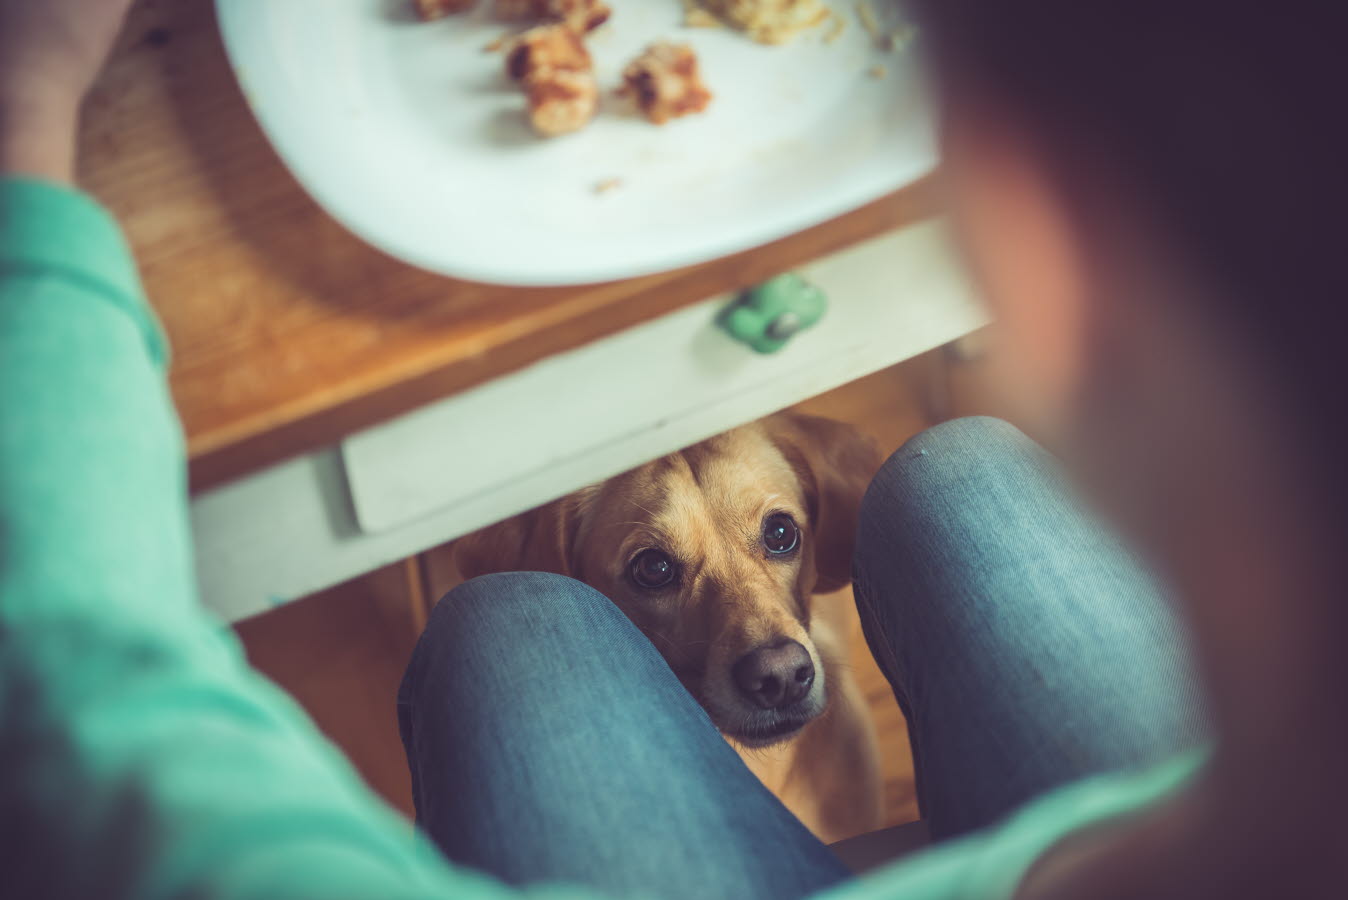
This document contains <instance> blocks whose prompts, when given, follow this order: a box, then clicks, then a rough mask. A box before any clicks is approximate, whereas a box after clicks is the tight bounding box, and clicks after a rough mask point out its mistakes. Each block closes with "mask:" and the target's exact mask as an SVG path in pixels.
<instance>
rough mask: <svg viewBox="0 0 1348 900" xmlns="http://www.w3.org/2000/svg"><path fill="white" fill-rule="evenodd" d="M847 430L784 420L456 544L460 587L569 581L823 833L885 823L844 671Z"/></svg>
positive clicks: (869, 743)
mask: <svg viewBox="0 0 1348 900" xmlns="http://www.w3.org/2000/svg"><path fill="white" fill-rule="evenodd" d="M879 465H880V459H879V455H878V453H877V452H876V450H875V449H874V448H873V447H872V446H871V445H870V444H869V442H868V441H867V440H866V439H864V438H863V437H862V435H861V434H860V433H859V432H858V431H857V430H856V429H854V428H852V427H850V426H847V425H843V424H841V423H838V422H833V421H830V420H827V419H822V418H818V417H814V416H805V415H800V414H796V413H781V414H778V415H774V416H769V417H768V418H766V419H763V420H761V421H758V422H755V423H752V424H750V425H746V426H743V427H741V428H736V429H733V430H731V431H729V432H726V433H725V434H722V435H718V436H717V437H713V438H711V439H709V440H706V441H703V442H702V443H700V444H697V445H695V446H692V447H689V448H687V449H685V450H682V451H680V452H678V453H673V454H670V455H669V456H666V457H662V458H661V459H657V460H655V461H654V462H651V463H647V464H646V465H644V466H641V467H639V468H636V469H633V470H632V471H630V472H626V473H624V474H622V475H618V476H616V477H614V478H610V479H608V480H607V481H604V482H601V483H599V484H596V485H593V486H591V487H588V488H584V489H582V490H580V491H577V492H576V493H574V494H571V495H569V496H566V497H563V498H561V499H560V500H556V501H554V502H552V503H549V504H547V505H546V506H542V507H539V508H538V509H535V510H532V511H530V512H527V513H524V514H522V515H519V516H516V517H515V518H513V519H508V520H506V521H504V522H502V523H500V524H497V525H494V526H491V527H489V528H486V529H484V530H482V531H479V532H476V533H474V534H471V535H468V536H466V537H464V538H462V539H460V540H459V541H458V542H456V544H455V563H456V566H457V568H458V570H459V572H460V574H461V575H462V576H463V577H464V578H472V577H474V576H477V575H485V574H489V573H492V572H503V571H543V572H555V573H559V574H562V575H569V576H571V577H573V578H576V579H579V580H580V581H583V582H585V583H586V584H589V585H590V586H592V587H594V588H596V589H597V590H599V591H600V592H601V593H603V594H604V595H605V596H607V597H609V598H610V599H611V600H612V601H613V602H614V603H615V604H617V606H618V607H619V608H620V609H622V611H623V612H624V613H625V614H626V615H627V616H628V617H629V618H630V619H631V620H632V621H633V622H634V623H635V624H636V625H637V627H638V628H640V629H641V631H642V632H643V633H645V634H646V636H647V637H649V638H650V640H651V642H652V643H654V644H655V646H656V648H657V649H658V650H659V651H660V653H661V654H662V655H663V656H664V657H665V659H666V661H667V662H668V663H669V665H670V668H671V669H673V671H674V673H675V674H676V675H677V676H678V677H679V680H680V681H681V682H682V683H683V685H684V686H685V687H686V688H687V689H688V690H689V692H690V693H692V695H693V696H694V697H695V698H697V700H698V702H699V703H701V704H702V706H703V708H705V709H706V711H707V712H708V714H709V715H710V716H711V719H712V721H713V722H714V723H716V726H717V727H718V728H720V729H721V731H722V733H723V734H725V735H726V737H727V738H729V739H730V741H731V743H732V745H735V746H736V748H737V749H739V750H740V752H741V755H742V756H743V757H744V759H745V762H746V763H748V765H749V767H750V768H751V769H752V770H754V772H755V774H757V775H758V776H759V777H760V778H761V779H762V780H763V781H764V783H765V784H766V785H767V786H768V787H769V788H770V789H772V790H773V791H774V792H775V793H777V795H778V796H779V797H781V799H782V800H783V802H784V803H786V805H787V807H788V808H790V809H791V810H792V812H794V813H795V814H796V815H797V816H798V817H800V818H801V820H802V821H804V822H805V824H806V825H807V826H809V827H810V828H811V830H813V831H814V832H815V833H816V834H817V835H819V836H820V837H821V838H822V839H824V840H826V841H833V840H840V839H842V838H845V837H850V836H852V835H854V834H859V833H862V832H866V831H871V830H874V829H875V828H877V827H879V825H880V814H881V791H880V775H879V758H878V751H877V748H876V743H875V735H874V731H873V729H872V727H871V723H870V719H869V717H868V715H867V711H866V707H865V702H864V700H863V699H862V697H861V696H860V691H859V690H858V688H857V686H856V684H855V682H854V681H853V679H852V678H851V676H850V674H849V671H848V668H847V647H846V636H847V632H848V622H849V617H855V615H856V613H855V610H854V609H852V608H851V598H850V594H848V593H846V592H844V593H843V594H842V595H841V596H833V597H824V596H821V595H825V594H828V593H830V592H836V591H839V590H840V589H842V588H844V587H846V586H847V584H848V583H849V582H850V580H851V558H852V545H853V538H854V534H855V531H856V526H857V511H858V507H859V505H860V503H861V497H862V494H863V493H864V491H865V489H866V485H867V484H868V483H869V481H870V479H871V477H872V476H873V475H874V474H875V471H876V470H877V469H878V468H879Z"/></svg>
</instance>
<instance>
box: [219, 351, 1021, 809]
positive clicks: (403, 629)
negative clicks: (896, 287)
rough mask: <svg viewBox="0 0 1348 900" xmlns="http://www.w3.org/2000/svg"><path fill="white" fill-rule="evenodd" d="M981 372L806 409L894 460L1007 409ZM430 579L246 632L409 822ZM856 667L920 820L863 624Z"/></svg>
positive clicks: (887, 759)
mask: <svg viewBox="0 0 1348 900" xmlns="http://www.w3.org/2000/svg"><path fill="white" fill-rule="evenodd" d="M981 365H982V364H981V363H977V362H973V363H970V362H962V363H961V362H952V361H951V355H950V354H948V353H945V352H943V351H933V352H932V353H929V354H926V355H924V356H921V357H917V358H916V359H913V360H910V361H909V362H906V363H904V364H902V365H900V366H896V367H894V368H891V369H886V370H884V371H881V372H878V373H876V374H874V375H871V376H869V377H867V378H864V379H861V380H860V381H856V382H853V383H852V384H849V385H846V386H844V387H842V388H839V389H837V390H835V391H830V392H829V393H827V394H823V395H821V396H819V397H815V398H813V399H811V400H808V401H806V402H805V403H802V404H801V405H800V407H799V408H800V409H802V410H804V411H806V412H811V413H815V414H818V415H825V416H829V417H830V418H834V419H839V420H842V421H847V422H852V423H855V424H857V425H858V426H860V427H861V428H863V429H864V430H865V431H867V432H868V433H869V434H870V435H871V436H872V437H873V438H874V439H875V440H876V441H877V442H878V443H879V445H880V446H881V447H882V448H883V449H884V450H885V451H886V453H888V452H889V451H892V450H893V449H896V448H897V447H898V446H899V445H900V444H902V443H903V441H905V440H906V439H907V438H908V437H910V436H912V435H913V434H916V433H917V432H918V431H920V430H922V429H923V428H925V427H927V426H928V425H930V424H933V423H934V422H935V421H938V420H939V419H941V418H945V417H947V416H949V415H953V414H955V413H958V414H961V415H964V414H969V413H973V412H988V411H993V412H995V411H999V410H997V409H996V408H995V407H997V406H999V404H997V403H996V402H995V401H993V400H991V399H989V397H988V395H987V392H986V391H982V390H979V387H980V386H981V385H980V379H979V376H980V374H981V373H980V366H981ZM933 407H935V408H933ZM422 575H423V573H422V567H421V565H420V563H419V561H418V560H415V559H413V560H408V561H405V562H403V563H399V564H397V565H394V566H390V567H388V568H386V569H382V570H380V571H378V572H376V573H372V574H371V575H368V576H365V577H364V578H360V579H356V580H355V581H351V582H348V583H346V584H343V585H340V586H338V587H335V588H332V589H330V590H327V591H324V592H322V593H320V594H316V595H314V596H312V597H308V598H305V599H303V600H300V601H297V602H295V603H291V604H288V605H286V606H283V607H280V608H278V609H276V610H273V611H271V612H268V613H266V614H265V615H262V616H258V617H256V618H253V619H249V620H247V621H245V622H242V623H240V624H239V625H238V633H239V634H240V636H241V637H242V639H243V642H244V645H245V646H246V648H247V651H248V655H249V658H250V659H251V660H252V662H253V664H254V665H255V666H257V667H258V668H259V669H260V670H261V671H262V672H264V673H266V674H267V675H268V676H270V677H271V678H272V679H273V680H275V681H276V682H277V683H278V684H280V685H281V686H282V687H284V688H285V689H286V690H288V691H289V692H290V693H291V694H292V695H293V696H294V697H295V698H296V699H297V700H298V701H299V702H300V704H301V705H303V706H304V707H305V709H307V710H308V711H309V714H310V715H311V716H313V718H314V721H315V722H316V723H317V724H318V726H319V727H320V728H321V729H322V730H323V731H324V733H326V734H327V735H328V737H330V738H331V739H332V740H333V741H334V742H335V743H336V744H337V745H338V746H339V747H341V749H342V750H343V751H344V752H345V753H346V755H347V756H348V757H349V758H350V759H351V761H352V762H353V763H354V764H355V766H356V768H357V769H358V770H359V771H360V773H361V774H362V776H364V778H365V780H366V781H367V782H368V783H369V784H370V786H371V787H372V788H373V789H374V790H375V791H377V792H378V793H379V794H381V795H382V796H383V797H385V798H386V799H387V800H388V801H389V802H390V803H392V804H393V805H394V806H395V807H397V808H399V809H401V810H402V811H403V812H405V813H407V814H408V815H410V814H411V811H412V810H411V793H410V787H409V783H408V775H407V767H406V764H405V762H404V758H403V751H402V746H401V744H400V742H399V738H398V730H397V721H396V716H395V710H394V698H395V695H396V692H397V688H398V681H399V679H400V678H401V677H402V670H403V665H404V663H405V662H406V660H407V657H408V654H409V653H410V652H411V649H412V646H413V644H414V643H415V640H416V635H417V634H418V632H419V630H420V628H421V625H422V622H423V620H422V618H421V612H420V610H423V609H424V602H423V601H424V599H425V598H424V596H423V593H424V588H423V587H422V585H423V583H424V579H423V577H422ZM852 665H853V668H854V669H855V672H856V676H857V679H858V681H859V682H860V684H861V686H862V689H863V691H864V692H865V694H866V697H867V701H868V703H869V706H870V711H871V715H872V718H873V719H874V722H875V725H876V730H877V732H878V735H879V739H880V746H881V751H882V754H883V757H884V790H885V819H886V824H887V825H893V824H899V823H901V822H907V821H911V820H913V819H915V818H917V802H916V797H915V795H914V790H913V773H912V757H911V754H910V751H909V747H908V734H907V728H906V727H905V724H904V720H903V716H902V714H901V713H900V712H899V709H898V706H897V705H896V703H895V701H894V697H893V694H892V693H891V692H890V690H889V685H888V684H887V683H886V682H885V680H884V678H883V677H882V676H881V675H880V672H879V670H878V669H877V668H876V667H875V663H874V661H873V660H872V659H871V656H870V654H869V652H868V651H867V650H866V647H865V642H864V641H863V640H862V637H861V633H860V625H859V624H857V625H856V627H855V628H854V634H853V641H852Z"/></svg>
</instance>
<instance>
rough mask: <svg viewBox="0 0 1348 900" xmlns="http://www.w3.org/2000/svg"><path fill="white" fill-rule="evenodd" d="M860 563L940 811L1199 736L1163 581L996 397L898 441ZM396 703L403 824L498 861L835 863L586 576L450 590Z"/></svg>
mask: <svg viewBox="0 0 1348 900" xmlns="http://www.w3.org/2000/svg"><path fill="white" fill-rule="evenodd" d="M856 587H857V604H858V607H859V609H860V611H861V615H862V621H863V625H864V626H865V629H866V636H867V640H868V642H869V643H870V645H871V649H872V651H873V652H874V654H875V656H876V658H877V660H878V661H879V663H880V665H881V668H882V669H883V671H884V672H885V674H886V676H887V677H888V678H889V679H890V682H891V684H892V685H893V687H894V691H895V694H896V696H897V697H898V699H899V702H900V704H901V705H902V707H903V709H904V712H905V714H906V715H907V716H908V719H909V722H910V726H911V732H912V741H913V749H914V757H915V759H916V761H917V783H918V795H919V801H920V803H921V807H922V811H923V815H924V818H926V819H927V821H928V823H929V825H930V827H931V831H932V834H933V836H934V837H937V838H940V837H946V836H950V835H954V834H958V833H961V832H964V831H968V830H970V829H973V828H978V827H980V826H982V825H986V824H988V823H990V822H993V821H995V820H996V819H997V818H998V817H1000V816H1001V815H1003V814H1004V813H1006V812H1008V811H1009V810H1010V809H1012V808H1013V807H1015V806H1017V805H1018V804H1020V803H1023V802H1024V801H1026V800H1027V799H1029V798H1031V797H1033V796H1034V795H1036V794H1038V793H1040V792H1042V791H1045V790H1047V789H1049V788H1051V787H1053V786H1055V785H1058V784H1062V783H1064V782H1067V781H1070V780H1072V779H1075V778H1078V777H1080V776H1083V775H1086V774H1090V773H1094V772H1099V771H1104V770H1109V769H1117V768H1122V767H1130V766H1137V765H1140V764H1144V763H1147V762H1152V761H1155V760H1158V759H1160V758H1163V757H1165V756H1168V755H1170V754H1171V753H1173V752H1175V751H1176V750H1178V749H1180V748H1182V747H1184V746H1187V745H1188V744H1190V743H1191V742H1192V741H1193V740H1194V739H1195V738H1196V736H1197V733H1198V728H1199V724H1198V723H1199V721H1200V716H1199V715H1198V713H1197V706H1196V704H1195V703H1194V701H1193V698H1192V692H1191V690H1190V687H1189V685H1190V681H1189V679H1188V676H1187V673H1186V672H1185V667H1184V664H1183V662H1182V660H1183V653H1182V649H1181V645H1180V641H1179V639H1178V636H1177V635H1178V630H1177V628H1176V625H1175V623H1174V621H1173V620H1172V618H1171V616H1170V614H1169V612H1168V611H1167V609H1166V605H1165V603H1164V602H1163V601H1162V599H1161V598H1160V594H1159V593H1158V591H1157V590H1156V588H1155V586H1154V585H1153V584H1152V582H1151V581H1150V580H1149V579H1148V578H1147V577H1146V576H1145V575H1144V574H1143V573H1142V570H1141V569H1140V567H1139V566H1138V564H1137V562H1136V561H1135V560H1133V559H1132V558H1131V557H1130V556H1129V555H1128V554H1127V553H1125V552H1124V551H1123V550H1122V549H1121V548H1120V547H1118V546H1117V545H1116V544H1115V543H1114V542H1113V541H1111V539H1110V538H1109V537H1108V536H1107V534H1106V533H1105V532H1104V531H1103V530H1102V529H1101V528H1100V527H1099V525H1098V524H1096V523H1095V522H1093V521H1091V520H1090V519H1089V518H1088V517H1086V516H1085V515H1084V514H1083V513H1082V512H1081V511H1080V510H1079V509H1078V508H1077V507H1075V506H1074V505H1073V504H1072V502H1071V501H1070V500H1069V497H1068V494H1067V492H1066V491H1065V490H1064V489H1063V488H1062V486H1061V485H1060V484H1059V483H1058V481H1057V480H1056V476H1055V475H1054V473H1053V471H1052V468H1051V466H1050V465H1049V463H1048V461H1047V459H1046V458H1045V456H1044V455H1043V453H1042V451H1040V450H1039V449H1038V448H1037V447H1036V446H1034V445H1033V444H1032V443H1031V442H1030V441H1028V440H1027V439H1026V438H1024V437H1023V436H1022V435H1020V433H1019V432H1017V431H1015V429H1013V428H1011V427H1010V426H1008V425H1006V424H1004V423H1001V422H998V421H996V420H992V419H963V420H957V421H954V422H948V423H946V424H944V425H940V426H937V427H935V428H933V429H931V430H929V431H927V432H925V433H923V434H921V435H918V436H917V437H915V438H914V439H913V440H911V441H909V442H908V443H907V444H906V445H905V446H904V447H903V448H902V449H900V450H899V451H898V452H897V453H896V454H894V456H893V457H891V459H890V460H889V461H888V462H887V463H886V464H885V466H884V468H883V469H882V470H881V472H880V473H879V475H878V476H877V477H876V479H875V481H874V483H873V484H872V486H871V488H870V490H869V491H868V493H867V497H866V501H865V503H864V505H863V510H862V521H861V523H860V530H859V536H858V544H857V558H856ZM398 714H399V724H400V727H401V730H402V737H403V742H404V745H405V747H406V749H407V758H408V764H409V766H410V768H411V772H412V790H413V795H414V797H415V801H416V808H417V818H418V821H419V823H420V825H421V827H422V828H423V829H424V830H425V831H426V832H427V833H428V834H429V835H430V837H431V838H432V839H433V840H434V842H435V843H436V844H438V845H439V847H440V848H441V849H442V850H443V851H444V853H445V854H446V855H447V856H448V857H449V858H450V859H451V860H454V861H456V862H458V863H460V864H464V865H468V866H472V867H475V868H478V869H481V870H484V871H486V872H489V873H492V874H493V875H495V876H497V877H499V878H501V879H504V880H505V881H507V882H510V883H513V884H527V883H534V882H542V881H563V882H572V883H581V884H586V885H589V886H591V887H594V888H597V889H600V890H603V891H607V892H610V893H613V894H621V895H633V894H635V895H642V896H660V897H680V898H682V897H700V898H702V897H706V898H712V897H734V898H750V897H772V898H786V897H799V896H805V895H808V894H811V893H814V892H816V891H819V890H821V889H823V888H826V887H829V886H831V885H834V884H836V883H838V882H839V881H841V880H843V879H845V878H847V877H848V872H847V870H846V869H845V868H844V867H843V866H842V864H841V863H839V862H838V860H837V859H836V858H835V857H834V856H833V855H832V854H831V853H830V852H829V850H828V849H827V848H826V847H825V846H824V845H823V844H821V843H820V842H819V841H818V840H817V839H815V838H814V837H813V836H812V835H811V834H810V833H809V831H807V830H806V829H805V828H804V826H802V825H801V824H800V822H799V821H797V820H796V819H795V817H793V816H792V815H791V814H790V813H789V812H788V811H787V810H786V809H785V808H784V807H783V806H782V805H781V803H779V802H778V801H777V799H776V798H775V797H773V796H772V794H770V793H769V792H768V791H767V790H766V789H764V788H763V786H762V785H761V784H760V783H759V782H758V780H757V779H756V778H755V777H754V776H753V775H752V774H751V773H750V772H749V770H748V769H747V768H746V767H745V766H744V764H743V763H742V762H741V761H740V759H739V757H738V756H737V755H736V754H735V752H734V751H733V750H731V749H730V747H729V746H728V745H727V744H726V742H725V741H724V740H723V739H722V738H721V736H720V734H719V733H718V732H717V731H716V729H715V727H714V726H713V725H712V723H711V721H710V719H709V718H708V717H707V715H706V713H704V712H703V711H702V708H701V707H700V706H698V704H697V703H696V702H695V701H694V700H693V699H692V697H691V696H690V695H689V694H688V693H687V692H686V691H685V690H684V689H683V687H682V686H681V685H680V684H679V682H678V680H677V679H676V678H675V677H674V675H673V673H672V672H671V671H670V670H669V668H668V666H667V665H666V664H665V662H664V660H663V659H662V658H661V657H660V655H659V653H658V652H657V651H656V650H655V648H654V647H653V646H652V645H651V643H650V642H649V641H648V640H647V639H646V638H645V637H644V636H643V635H642V634H641V633H640V632H639V631H638V630H637V629H636V628H635V627H634V626H633V625H632V624H631V623H630V622H629V621H628V620H627V618H626V617H625V616H624V615H623V614H622V613H621V612H620V611H619V610H618V609H617V608H616V607H615V606H614V605H613V604H612V603H610V602H609V601H608V600H607V599H606V598H604V597H603V596H602V595H600V594H599V593H597V592H596V591H594V590H592V589H591V588H589V587H587V586H585V585H583V584H581V583H579V582H576V581H572V580H570V579H567V578H563V577H560V576H555V575H545V574H540V573H510V574H502V575H491V576H486V577H484V578H478V579H474V580H473V581H470V582H468V583H466V584H464V585H462V586H460V587H458V588H456V589H454V590H453V591H451V592H450V593H449V595H447V596H446V597H445V598H444V599H443V600H441V602H440V604H439V605H438V606H437V607H436V610H435V612H434V614H433V615H432V617H431V620H430V623H429V624H428V626H427V628H426V632H425V634H424V635H423V636H422V638H421V641H420V643H419V644H418V646H417V648H416V651H415V652H414V654H413V656H412V660H411V662H410V664H409V666H408V670H407V675H406V678H405V679H404V682H403V685H402V688H401V690H400V692H399V698H398Z"/></svg>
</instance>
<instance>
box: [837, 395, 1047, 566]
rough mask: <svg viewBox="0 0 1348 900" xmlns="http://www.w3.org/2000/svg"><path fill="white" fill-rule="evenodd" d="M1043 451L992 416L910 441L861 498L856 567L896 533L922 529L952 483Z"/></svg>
mask: <svg viewBox="0 0 1348 900" xmlns="http://www.w3.org/2000/svg"><path fill="white" fill-rule="evenodd" d="M1038 452H1040V451H1039V450H1038V447H1037V445H1036V444H1035V443H1034V442H1033V441H1031V440H1030V439H1029V438H1027V437H1026V436H1025V435H1024V434H1022V433H1021V432H1020V430H1019V429H1017V428H1016V427H1015V426H1014V425H1011V424H1010V423H1008V422H1005V421H1003V420H1001V419H995V418H992V417H991V416H969V417H967V418H963V419H952V420H950V421H948V422H942V423H941V424H940V425H935V426H933V427H931V428H928V429H927V430H925V431H922V432H920V433H918V434H916V435H914V436H913V437H911V438H909V439H908V441H906V442H905V443H904V445H903V446H902V447H900V448H899V449H898V450H896V451H894V453H893V455H891V456H890V457H889V459H887V460H886V461H885V464H884V465H883V466H881V467H880V471H879V472H877V473H876V476H875V478H874V479H872V480H871V484H870V487H869V488H867V490H866V495H865V497H864V498H863V499H862V503H861V514H860V518H859V523H858V538H857V563H858V567H861V566H864V565H865V564H866V563H867V561H868V560H867V555H868V554H869V553H872V552H874V551H875V550H877V549H881V548H886V547H892V546H893V540H894V538H895V537H896V534H902V533H903V532H905V531H908V530H909V529H911V528H912V527H914V526H917V525H920V524H921V521H922V519H923V518H924V517H925V515H928V514H930V508H931V506H932V505H933V504H932V500H933V499H936V498H938V497H940V496H941V495H942V493H943V492H944V491H945V490H946V489H947V487H948V486H949V484H950V483H951V482H952V481H954V480H964V479H967V478H968V477H970V476H971V475H974V474H975V473H977V474H978V475H979V476H981V477H984V478H986V477H988V476H989V475H990V474H991V475H993V476H994V477H995V471H996V470H997V469H999V468H1001V467H1004V466H1005V465H1006V464H1007V463H1008V462H1010V461H1014V460H1023V459H1026V458H1029V457H1032V456H1034V455H1035V454H1036V453H1038Z"/></svg>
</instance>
